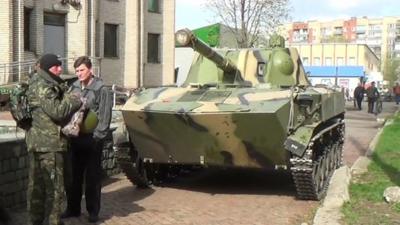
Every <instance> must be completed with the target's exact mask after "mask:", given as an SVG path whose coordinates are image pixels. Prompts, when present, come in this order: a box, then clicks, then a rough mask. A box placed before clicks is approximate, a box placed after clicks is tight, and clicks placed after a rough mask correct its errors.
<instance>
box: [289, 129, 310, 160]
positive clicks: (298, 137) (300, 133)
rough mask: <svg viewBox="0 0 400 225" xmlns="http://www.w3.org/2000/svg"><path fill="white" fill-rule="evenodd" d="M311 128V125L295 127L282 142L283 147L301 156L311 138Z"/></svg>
mask: <svg viewBox="0 0 400 225" xmlns="http://www.w3.org/2000/svg"><path fill="white" fill-rule="evenodd" d="M313 130H314V128H313V127H300V128H299V129H297V130H296V132H295V133H293V134H292V135H290V136H289V137H288V138H287V139H286V141H285V143H284V146H285V149H286V150H288V151H289V152H291V153H292V154H294V155H296V156H299V157H302V156H303V155H304V152H305V151H306V149H307V146H308V143H309V142H310V140H311V137H312V134H313Z"/></svg>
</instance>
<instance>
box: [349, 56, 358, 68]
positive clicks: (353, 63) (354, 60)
mask: <svg viewBox="0 0 400 225" xmlns="http://www.w3.org/2000/svg"><path fill="white" fill-rule="evenodd" d="M348 64H349V65H351V66H355V65H356V57H349V63H348Z"/></svg>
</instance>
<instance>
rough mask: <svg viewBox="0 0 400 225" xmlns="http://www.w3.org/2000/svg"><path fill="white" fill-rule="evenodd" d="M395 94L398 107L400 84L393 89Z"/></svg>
mask: <svg viewBox="0 0 400 225" xmlns="http://www.w3.org/2000/svg"><path fill="white" fill-rule="evenodd" d="M393 94H394V100H395V101H396V105H398V104H399V102H400V85H399V83H396V85H395V86H394V87H393Z"/></svg>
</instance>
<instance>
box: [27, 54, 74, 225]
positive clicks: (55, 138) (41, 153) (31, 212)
mask: <svg viewBox="0 0 400 225" xmlns="http://www.w3.org/2000/svg"><path fill="white" fill-rule="evenodd" d="M61 73H62V67H61V61H59V60H58V58H57V56H56V55H53V54H46V55H43V56H42V57H41V58H40V68H39V69H38V71H37V74H35V75H33V77H32V78H31V79H30V81H29V89H28V92H27V96H28V102H29V106H30V107H31V110H32V111H31V114H32V126H31V127H30V129H29V130H28V131H27V132H26V144H27V147H28V153H29V184H28V204H27V205H28V216H29V221H30V223H31V224H32V225H42V224H44V223H46V224H49V225H60V224H63V223H62V222H61V221H60V215H61V212H62V209H61V206H62V203H63V201H64V198H63V197H64V182H63V180H64V171H63V168H64V157H65V152H66V151H67V139H66V137H65V136H64V135H63V134H62V133H61V131H60V130H61V127H62V126H63V125H65V124H66V123H67V122H68V120H69V119H70V117H71V115H72V114H73V113H74V112H75V111H76V110H78V108H79V107H80V105H81V101H80V99H79V97H77V96H76V95H73V94H70V93H67V87H66V85H64V81H63V80H62V79H61V78H60V77H59V76H60V75H61Z"/></svg>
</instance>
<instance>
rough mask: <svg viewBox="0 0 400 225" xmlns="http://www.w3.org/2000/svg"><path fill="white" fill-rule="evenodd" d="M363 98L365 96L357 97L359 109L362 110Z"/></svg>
mask: <svg viewBox="0 0 400 225" xmlns="http://www.w3.org/2000/svg"><path fill="white" fill-rule="evenodd" d="M362 100H363V97H357V98H356V101H357V107H358V109H359V110H361V104H362Z"/></svg>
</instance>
